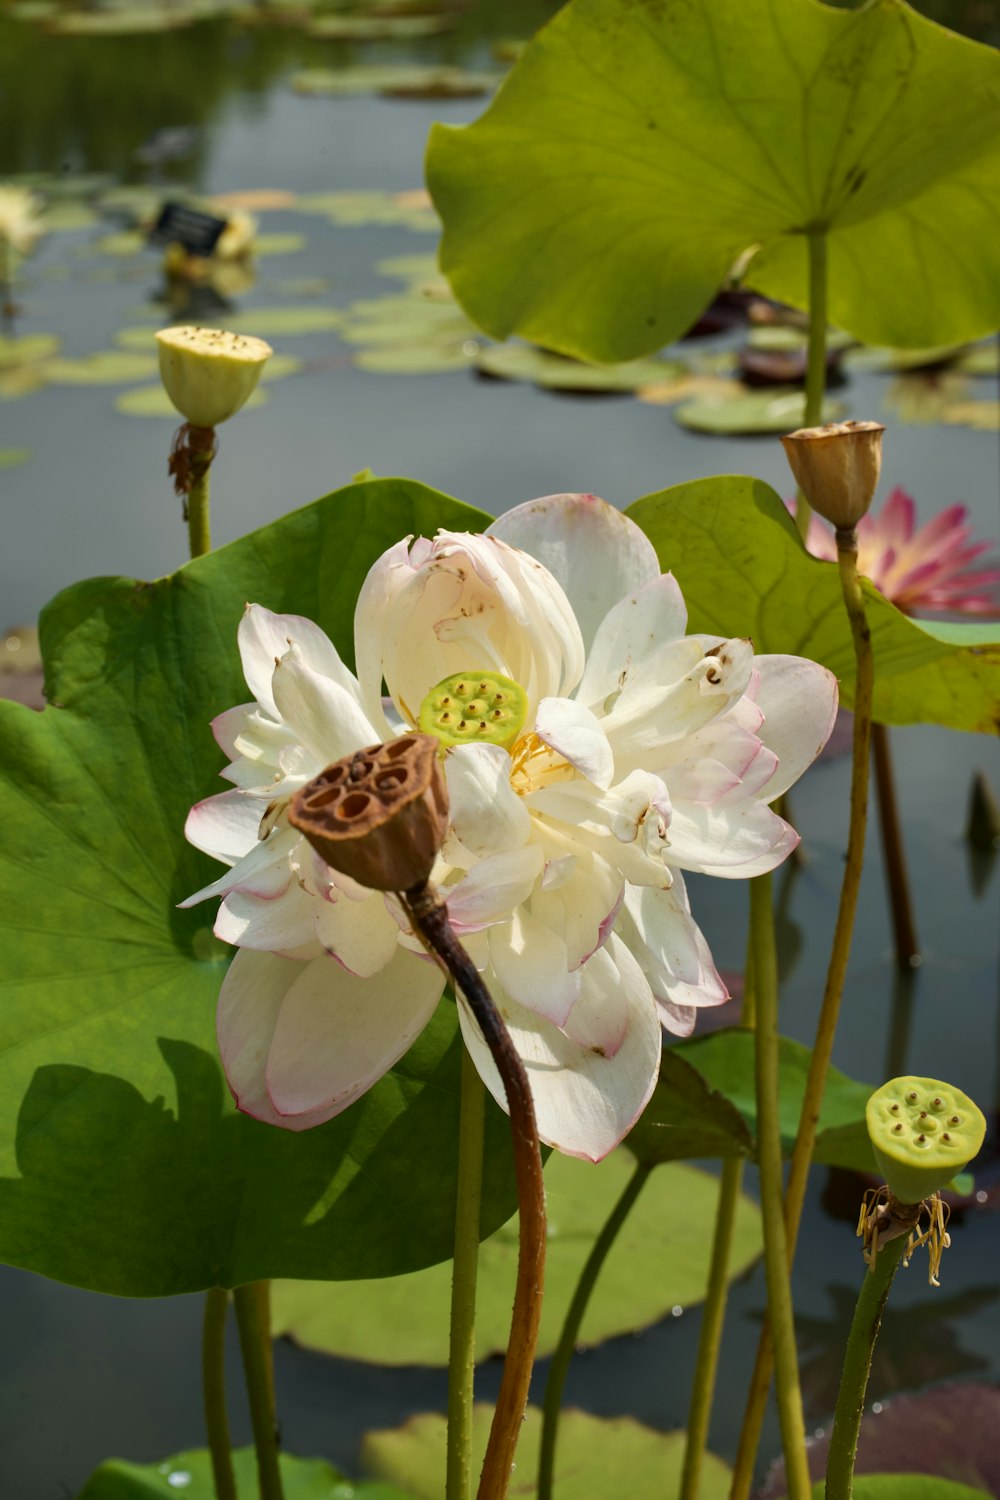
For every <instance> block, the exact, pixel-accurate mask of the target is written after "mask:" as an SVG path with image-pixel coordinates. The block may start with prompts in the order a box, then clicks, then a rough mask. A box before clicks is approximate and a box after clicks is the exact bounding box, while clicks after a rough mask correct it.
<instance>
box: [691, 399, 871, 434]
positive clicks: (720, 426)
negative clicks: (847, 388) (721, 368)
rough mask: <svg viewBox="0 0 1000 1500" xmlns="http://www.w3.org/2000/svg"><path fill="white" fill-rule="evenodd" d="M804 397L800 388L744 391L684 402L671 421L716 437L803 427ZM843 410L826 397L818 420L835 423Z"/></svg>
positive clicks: (839, 403) (840, 402)
mask: <svg viewBox="0 0 1000 1500" xmlns="http://www.w3.org/2000/svg"><path fill="white" fill-rule="evenodd" d="M803 400H804V398H803V395H802V392H801V391H800V390H792V391H782V392H780V393H775V392H773V391H760V392H747V393H746V394H744V395H736V396H733V397H732V398H731V399H729V400H722V399H720V400H704V399H703V400H697V401H685V402H684V403H683V404H682V405H681V406H678V407H677V408H676V409H675V411H674V421H675V422H679V423H680V425H681V426H682V427H686V428H687V429H688V430H689V431H690V432H708V433H711V434H713V436H716V437H737V436H743V435H749V434H754V433H775V432H778V433H780V432H791V431H792V429H793V428H795V427H801V426H802V417H803ZM846 410H847V408H846V407H845V405H844V403H843V402H842V401H834V400H829V399H827V400H825V401H824V402H823V414H822V417H821V421H823V422H836V421H838V420H839V418H840V417H842V416H843V415H844V413H845V411H846Z"/></svg>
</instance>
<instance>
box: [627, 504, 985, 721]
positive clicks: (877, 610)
mask: <svg viewBox="0 0 1000 1500" xmlns="http://www.w3.org/2000/svg"><path fill="white" fill-rule="evenodd" d="M627 514H628V515H630V516H631V517H632V519H633V520H634V521H636V522H638V524H639V525H640V526H641V527H642V529H643V530H644V531H645V532H646V534H647V536H649V538H650V539H651V541H652V542H653V545H654V546H655V547H656V550H657V553H658V555H659V558H660V563H661V565H662V567H663V568H664V569H671V570H672V571H673V572H674V573H675V574H676V576H677V580H678V582H679V583H680V586H681V588H682V590H683V592H684V598H685V600H686V601H687V604H688V609H689V612H690V613H689V628H690V629H691V630H696V631H705V632H706V633H708V634H712V635H723V636H750V637H751V638H752V640H753V642H754V645H755V646H756V648H757V649H758V650H759V651H766V652H776V653H779V654H780V653H784V652H787V653H791V654H793V655H799V656H810V657H812V658H813V660H814V661H818V662H822V664H823V665H824V666H826V667H829V669H830V671H831V672H833V673H834V675H835V676H836V677H837V678H839V680H840V692H841V699H842V701H843V702H844V703H845V705H846V706H848V707H849V706H850V704H851V702H852V701H853V695H854V651H853V647H852V645H851V637H850V631H849V629H848V625H847V617H846V614H845V612H844V608H843V602H842V598H841V590H840V580H839V577H838V572H837V566H836V564H835V563H828V562H820V561H819V560H818V559H816V558H813V557H810V555H809V554H808V552H806V550H805V548H804V547H803V546H802V543H801V541H800V539H799V537H798V534H797V532H796V530H795V526H794V523H793V521H792V520H791V518H790V516H789V514H788V512H787V511H786V509H785V507H784V505H783V504H782V502H781V500H780V498H779V497H778V496H777V495H776V494H775V493H774V491H773V490H772V489H771V488H770V486H768V485H766V484H764V483H762V481H760V480H757V479H750V478H745V477H742V476H738V475H727V476H723V477H720V478H716V479H703V480H694V481H692V482H691V483H688V484H680V485H676V486H674V488H673V489H669V490H662V491H660V492H659V493H658V494H655V495H648V496H647V497H646V498H645V499H642V500H637V501H636V502H635V503H634V504H633V505H630V506H629V507H628V511H627ZM862 588H863V590H864V594H865V600H866V606H867V612H868V622H869V626H870V628H871V633H872V642H873V645H874V649H875V716H876V718H878V719H879V720H880V721H881V722H882V723H886V724H940V725H942V726H944V727H945V728H949V729H966V730H974V731H978V732H981V733H984V734H995V733H996V724H997V721H998V718H1000V624H998V623H996V622H994V623H993V624H967V623H962V624H951V623H945V622H940V623H939V622H937V621H931V620H914V619H910V618H909V616H907V615H904V614H902V613H901V612H900V611H899V610H898V609H896V608H895V606H894V605H892V604H890V603H889V601H888V599H886V598H884V597H883V595H881V594H880V593H879V592H878V590H877V589H876V588H875V587H874V585H872V584H870V583H868V582H867V580H865V581H864V582H863V584H862Z"/></svg>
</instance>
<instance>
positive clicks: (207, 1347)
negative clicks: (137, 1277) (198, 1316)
mask: <svg viewBox="0 0 1000 1500" xmlns="http://www.w3.org/2000/svg"><path fill="white" fill-rule="evenodd" d="M228 1309H229V1293H228V1292H227V1291H226V1289H225V1287H221V1286H213V1287H209V1289H208V1291H207V1292H206V1293H205V1320H204V1323H203V1325H202V1340H201V1373H202V1392H203V1400H204V1409H205V1435H206V1438H207V1441H208V1451H209V1453H210V1454H211V1457H212V1479H213V1481H214V1484H215V1500H237V1494H236V1476H235V1474H234V1473H233V1450H232V1442H231V1440H230V1437H229V1416H228V1413H227V1410H226V1314H227V1312H228Z"/></svg>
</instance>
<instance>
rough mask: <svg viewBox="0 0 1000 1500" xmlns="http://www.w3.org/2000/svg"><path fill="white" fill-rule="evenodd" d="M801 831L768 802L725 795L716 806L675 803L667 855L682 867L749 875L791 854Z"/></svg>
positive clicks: (740, 876) (740, 877) (706, 872)
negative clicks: (731, 802) (737, 799)
mask: <svg viewBox="0 0 1000 1500" xmlns="http://www.w3.org/2000/svg"><path fill="white" fill-rule="evenodd" d="M798 842H799V836H798V834H797V833H796V832H795V829H794V828H792V827H791V825H790V824H788V823H786V822H784V820H783V819H781V818H779V817H777V815H776V814H775V813H773V812H771V810H770V808H769V807H766V806H765V805H764V803H763V802H756V801H753V800H752V799H747V800H739V801H735V802H734V803H733V804H730V801H729V799H728V798H726V797H724V798H721V799H720V801H718V802H716V803H715V804H714V805H713V806H712V807H705V806H700V805H698V804H697V803H693V802H688V803H683V802H677V803H675V804H674V812H673V818H672V819H671V823H670V847H669V848H668V850H667V853H666V856H665V857H666V859H667V860H668V862H669V863H670V864H671V865H677V866H678V867H679V868H680V869H682V870H694V871H697V872H699V873H701V874H704V875H721V876H724V877H726V878H728V879H732V880H745V879H747V878H748V877H749V876H751V875H763V874H765V873H766V872H767V871H768V870H773V869H774V868H775V867H776V866H777V865H780V864H781V862H782V860H784V859H787V857H788V855H789V854H791V852H792V850H793V849H794V848H795V846H796V844H797V843H798Z"/></svg>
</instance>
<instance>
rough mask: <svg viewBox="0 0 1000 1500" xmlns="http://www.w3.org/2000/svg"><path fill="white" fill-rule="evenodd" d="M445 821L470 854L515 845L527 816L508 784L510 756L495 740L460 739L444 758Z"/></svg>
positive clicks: (523, 836)
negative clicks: (483, 742) (447, 816)
mask: <svg viewBox="0 0 1000 1500" xmlns="http://www.w3.org/2000/svg"><path fill="white" fill-rule="evenodd" d="M444 769H445V775H446V777H447V780H448V797H449V800H450V803H451V825H452V827H453V828H454V830H455V832H456V833H457V835H458V837H459V838H460V839H461V841H462V843H463V844H464V845H465V847H466V849H468V850H470V851H471V852H472V853H473V854H488V853H493V852H494V851H496V850H499V849H519V848H520V847H521V845H522V844H525V843H527V841H528V838H529V836H530V833H531V816H530V814H529V813H528V810H527V808H526V807H525V805H524V803H523V802H522V800H521V798H520V797H518V796H517V794H516V793H515V792H514V791H513V790H512V788H511V784H510V756H509V755H508V754H507V752H506V750H501V749H500V747H499V746H498V745H460V746H458V747H457V748H456V749H454V750H449V752H448V754H447V755H446V756H445V762H444Z"/></svg>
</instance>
